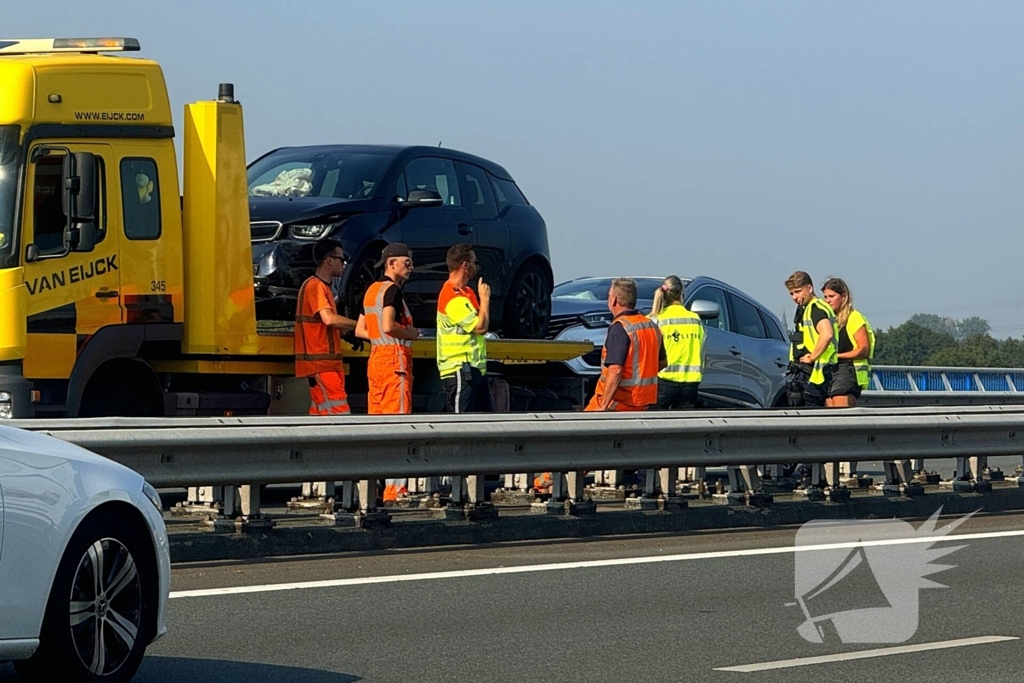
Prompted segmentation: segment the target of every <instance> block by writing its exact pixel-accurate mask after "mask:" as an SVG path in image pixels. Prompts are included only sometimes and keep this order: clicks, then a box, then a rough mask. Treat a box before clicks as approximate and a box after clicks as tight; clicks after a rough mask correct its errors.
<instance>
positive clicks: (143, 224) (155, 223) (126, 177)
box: [121, 157, 160, 240]
mask: <svg viewBox="0 0 1024 683" xmlns="http://www.w3.org/2000/svg"><path fill="white" fill-rule="evenodd" d="M121 203H122V208H123V211H124V236H125V237H127V238H128V239H130V240H155V239H158V238H159V237H160V185H159V180H158V179H157V173H156V162H155V161H154V160H152V159H149V158H145V157H126V158H124V159H121Z"/></svg>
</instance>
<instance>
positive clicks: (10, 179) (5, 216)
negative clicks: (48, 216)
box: [0, 126, 21, 254]
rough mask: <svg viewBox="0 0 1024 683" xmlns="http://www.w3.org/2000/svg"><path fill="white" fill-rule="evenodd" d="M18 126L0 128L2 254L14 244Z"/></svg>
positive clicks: (0, 246)
mask: <svg viewBox="0 0 1024 683" xmlns="http://www.w3.org/2000/svg"><path fill="white" fill-rule="evenodd" d="M19 133H20V129H19V127H18V126H0V254H6V253H8V252H9V251H10V249H11V245H12V244H13V243H14V203H15V201H16V200H17V195H18V193H17V190H18V167H19V166H20V165H21V145H19V144H18V137H19Z"/></svg>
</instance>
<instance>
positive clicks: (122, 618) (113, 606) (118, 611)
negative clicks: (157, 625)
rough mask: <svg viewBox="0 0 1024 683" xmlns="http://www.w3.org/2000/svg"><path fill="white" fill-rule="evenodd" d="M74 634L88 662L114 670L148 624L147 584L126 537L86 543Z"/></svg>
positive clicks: (102, 671) (96, 669)
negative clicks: (144, 623) (144, 593)
mask: <svg viewBox="0 0 1024 683" xmlns="http://www.w3.org/2000/svg"><path fill="white" fill-rule="evenodd" d="M69 624H70V626H71V640H72V642H73V643H74V647H75V652H76V653H77V655H78V658H79V660H81V662H82V665H83V666H85V668H86V669H88V670H89V672H90V673H91V674H93V675H94V676H97V677H102V676H109V675H110V674H112V673H114V672H116V671H117V670H118V669H119V668H121V666H122V665H123V664H124V663H125V661H127V660H128V658H129V656H130V655H131V652H132V650H133V649H134V647H135V642H136V640H137V639H138V638H139V633H140V631H141V630H142V584H141V582H140V578H139V571H138V567H137V565H136V563H135V558H133V557H132V554H131V552H129V550H128V548H126V547H125V546H124V544H123V543H121V542H120V541H118V540H117V539H114V538H103V539H101V540H98V541H96V542H95V543H93V544H92V545H91V546H89V547H88V548H87V549H86V552H85V554H84V555H83V556H82V559H81V560H80V561H79V563H78V569H77V570H76V571H75V578H74V580H73V582H72V584H71V605H70V614H69Z"/></svg>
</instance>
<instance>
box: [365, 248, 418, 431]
mask: <svg viewBox="0 0 1024 683" xmlns="http://www.w3.org/2000/svg"><path fill="white" fill-rule="evenodd" d="M374 265H375V267H377V268H380V267H381V266H384V275H383V276H381V278H380V279H379V280H377V281H376V282H374V283H373V284H372V285H370V288H369V289H367V290H366V295H365V296H364V297H363V312H362V314H361V315H360V316H359V320H358V322H357V323H356V336H357V337H362V338H363V339H367V340H369V342H370V361H369V364H368V365H367V373H366V374H367V379H368V381H369V387H370V390H369V395H368V396H367V412H368V413H369V414H371V415H396V414H397V415H405V414H408V413H411V412H412V342H413V340H414V339H418V338H419V336H420V332H419V330H417V329H416V328H415V327H413V326H412V315H410V314H409V308H408V306H406V305H405V300H404V299H403V298H402V285H404V284H405V282H406V281H407V280H408V279H409V276H410V275H412V270H413V263H412V250H411V249H409V247H407V246H406V245H404V244H401V243H400V242H396V243H394V244H389V245H388V246H386V247H385V248H384V252H383V253H382V254H381V258H380V261H378V262H377V263H376V264H374Z"/></svg>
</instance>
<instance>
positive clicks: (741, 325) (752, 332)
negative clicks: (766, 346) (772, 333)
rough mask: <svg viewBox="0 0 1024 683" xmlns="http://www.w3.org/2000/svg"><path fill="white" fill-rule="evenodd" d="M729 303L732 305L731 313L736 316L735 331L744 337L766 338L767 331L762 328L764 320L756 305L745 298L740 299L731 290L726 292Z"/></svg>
mask: <svg viewBox="0 0 1024 683" xmlns="http://www.w3.org/2000/svg"><path fill="white" fill-rule="evenodd" d="M727 296H728V298H729V303H730V305H731V306H732V312H733V315H734V316H736V329H735V331H736V332H738V333H739V334H742V335H743V336H744V337H750V338H752V339H767V338H768V331H767V330H765V328H764V321H763V320H761V314H760V313H758V311H757V306H755V305H754V304H752V303H750V302H749V301H747V300H746V299H742V298H740V297H738V296H736V295H735V294H733V293H732V292H729V293H728V295H727Z"/></svg>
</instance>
